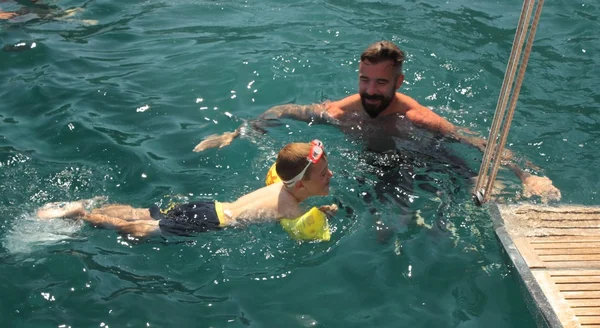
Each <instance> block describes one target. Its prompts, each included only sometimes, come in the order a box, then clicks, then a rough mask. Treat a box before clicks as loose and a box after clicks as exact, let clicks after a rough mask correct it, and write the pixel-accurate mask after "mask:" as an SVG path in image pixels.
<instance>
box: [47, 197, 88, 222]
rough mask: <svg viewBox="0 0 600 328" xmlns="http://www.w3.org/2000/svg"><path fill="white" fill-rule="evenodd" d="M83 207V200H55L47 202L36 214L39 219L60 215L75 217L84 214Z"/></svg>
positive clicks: (60, 216)
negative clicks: (54, 201)
mask: <svg viewBox="0 0 600 328" xmlns="http://www.w3.org/2000/svg"><path fill="white" fill-rule="evenodd" d="M85 214H86V211H85V207H84V205H83V202H81V201H79V202H71V203H69V202H57V203H48V204H46V205H44V206H42V207H40V209H38V211H37V216H38V218H40V219H52V218H62V217H77V216H82V215H85Z"/></svg>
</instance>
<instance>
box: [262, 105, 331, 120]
mask: <svg viewBox="0 0 600 328" xmlns="http://www.w3.org/2000/svg"><path fill="white" fill-rule="evenodd" d="M326 116H327V117H328V115H327V112H326V109H325V108H324V106H323V105H321V104H311V105H294V104H287V105H280V106H275V107H271V108H270V109H269V110H267V111H266V112H264V113H263V114H262V115H261V116H259V120H275V119H280V118H289V119H294V120H298V121H304V122H315V123H324V122H325V121H326V118H327V117H326Z"/></svg>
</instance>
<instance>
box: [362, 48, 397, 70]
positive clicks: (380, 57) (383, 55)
mask: <svg viewBox="0 0 600 328" xmlns="http://www.w3.org/2000/svg"><path fill="white" fill-rule="evenodd" d="M365 60H367V61H369V62H370V63H372V64H379V63H381V62H384V61H387V60H389V61H391V62H392V64H393V65H394V66H395V67H396V71H397V72H398V73H402V63H404V52H403V51H402V50H400V48H398V46H397V45H396V44H394V43H393V42H390V41H378V42H375V43H373V44H371V45H370V46H369V47H368V48H367V49H365V51H363V53H362V54H361V55H360V61H361V62H362V61H365Z"/></svg>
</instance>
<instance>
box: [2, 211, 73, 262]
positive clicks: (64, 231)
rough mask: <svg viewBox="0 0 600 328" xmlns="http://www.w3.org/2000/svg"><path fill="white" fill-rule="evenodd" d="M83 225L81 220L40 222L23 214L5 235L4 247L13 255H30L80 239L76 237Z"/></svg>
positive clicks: (31, 216) (29, 215)
mask: <svg viewBox="0 0 600 328" xmlns="http://www.w3.org/2000/svg"><path fill="white" fill-rule="evenodd" d="M83 225H84V224H83V222H81V221H80V220H70V219H51V220H40V219H38V218H37V217H35V216H34V215H31V214H23V215H21V216H19V217H16V218H15V219H14V222H13V224H12V227H11V228H10V229H9V230H8V231H7V232H6V234H4V236H3V238H2V246H3V247H4V248H5V249H6V250H7V251H8V252H9V253H10V254H13V255H16V254H30V253H32V252H34V251H35V250H36V249H38V248H40V247H44V246H49V245H56V244H60V243H62V242H64V241H67V240H75V239H80V237H78V236H76V235H77V232H79V230H81V227H83Z"/></svg>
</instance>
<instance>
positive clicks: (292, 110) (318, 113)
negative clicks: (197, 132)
mask: <svg viewBox="0 0 600 328" xmlns="http://www.w3.org/2000/svg"><path fill="white" fill-rule="evenodd" d="M285 118H287V119H293V120H297V121H303V122H313V123H326V122H327V121H328V120H329V115H328V114H327V106H326V105H325V104H311V105H295V104H286V105H279V106H274V107H271V108H269V109H268V110H267V111H266V112H264V113H262V114H261V115H260V116H258V118H257V119H255V120H251V121H250V122H248V123H249V125H250V126H251V127H252V128H254V129H256V130H259V131H261V132H263V133H266V128H267V127H269V126H272V125H274V123H277V121H278V120H280V119H285ZM244 125H245V124H242V125H241V126H240V127H238V128H237V129H235V131H233V132H225V133H223V134H213V135H210V136H208V137H206V138H204V140H203V141H202V142H200V143H199V144H198V145H196V147H194V151H195V152H201V151H204V150H206V149H210V148H223V147H225V146H228V145H229V144H231V142H232V141H233V139H235V138H237V137H238V136H239V135H240V134H241V133H242V128H243V127H244Z"/></svg>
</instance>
